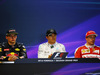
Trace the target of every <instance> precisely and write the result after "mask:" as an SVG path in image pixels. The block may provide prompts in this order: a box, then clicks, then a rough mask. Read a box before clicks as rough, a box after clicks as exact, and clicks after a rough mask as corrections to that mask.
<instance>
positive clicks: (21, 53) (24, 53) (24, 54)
mask: <svg viewBox="0 0 100 75" xmlns="http://www.w3.org/2000/svg"><path fill="white" fill-rule="evenodd" d="M20 49H21V50H20V54H19V58H20V59H22V58H27V53H26V48H25V46H24V45H23V44H21V48H20Z"/></svg>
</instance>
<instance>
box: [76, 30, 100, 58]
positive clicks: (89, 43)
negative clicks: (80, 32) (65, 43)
mask: <svg viewBox="0 0 100 75" xmlns="http://www.w3.org/2000/svg"><path fill="white" fill-rule="evenodd" d="M96 37H97V34H96V33H95V31H92V30H91V31H88V32H87V33H86V37H85V39H86V44H85V45H83V46H81V47H79V48H77V49H76V51H75V58H99V59H100V47H98V46H96V45H95V44H94V43H95V38H96Z"/></svg>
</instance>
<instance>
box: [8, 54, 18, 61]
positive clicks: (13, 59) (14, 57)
mask: <svg viewBox="0 0 100 75" xmlns="http://www.w3.org/2000/svg"><path fill="white" fill-rule="evenodd" d="M16 59H18V57H16V56H14V55H12V56H10V57H9V58H8V61H15V60H16Z"/></svg>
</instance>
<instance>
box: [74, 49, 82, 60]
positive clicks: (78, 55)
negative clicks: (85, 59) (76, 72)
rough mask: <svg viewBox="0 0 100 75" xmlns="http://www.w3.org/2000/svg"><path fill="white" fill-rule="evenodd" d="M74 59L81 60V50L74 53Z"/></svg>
mask: <svg viewBox="0 0 100 75" xmlns="http://www.w3.org/2000/svg"><path fill="white" fill-rule="evenodd" d="M75 58H82V56H81V49H80V48H77V49H76V51H75Z"/></svg>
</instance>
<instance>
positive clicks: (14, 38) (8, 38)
mask: <svg viewBox="0 0 100 75" xmlns="http://www.w3.org/2000/svg"><path fill="white" fill-rule="evenodd" d="M6 39H7V40H8V42H10V43H15V42H16V39H17V35H15V34H10V35H8V36H6Z"/></svg>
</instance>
